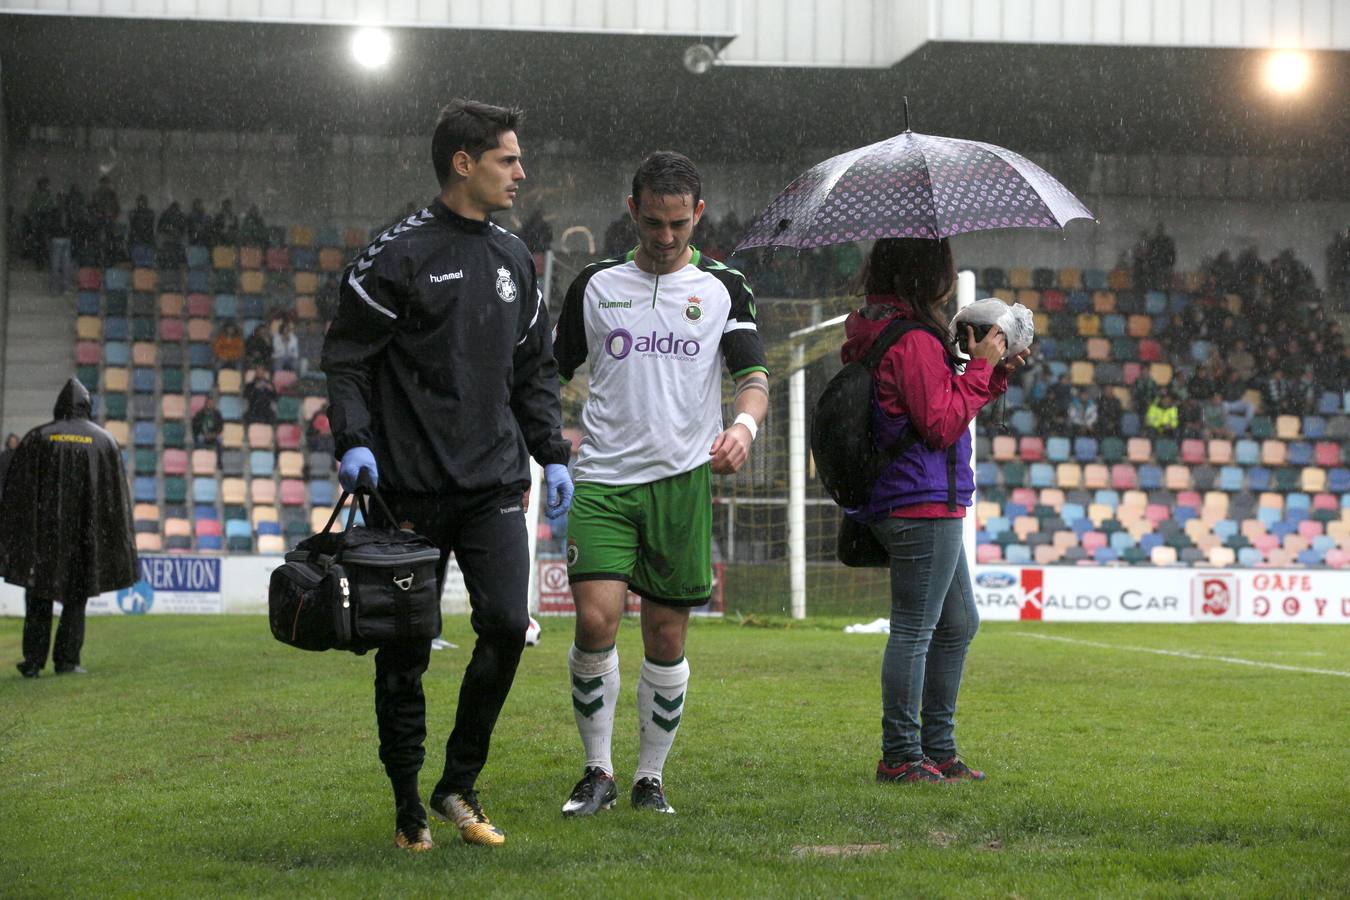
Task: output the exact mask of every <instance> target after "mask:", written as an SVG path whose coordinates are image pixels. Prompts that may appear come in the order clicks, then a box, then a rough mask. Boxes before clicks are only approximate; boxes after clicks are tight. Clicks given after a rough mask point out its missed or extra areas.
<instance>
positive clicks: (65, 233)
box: [47, 197, 75, 296]
mask: <svg viewBox="0 0 1350 900" xmlns="http://www.w3.org/2000/svg"><path fill="white" fill-rule="evenodd" d="M47 266H48V269H47V272H48V275H47V292H48V293H50V294H51V295H52V296H57V295H58V294H64V293H65V292H66V291H70V290H74V289H75V264H74V259H73V257H72V256H71V253H70V227H69V225H68V224H67V222H66V198H65V197H57V198H56V203H55V204H54V206H53V209H52V220H51V231H50V238H49V242H48V260H47Z"/></svg>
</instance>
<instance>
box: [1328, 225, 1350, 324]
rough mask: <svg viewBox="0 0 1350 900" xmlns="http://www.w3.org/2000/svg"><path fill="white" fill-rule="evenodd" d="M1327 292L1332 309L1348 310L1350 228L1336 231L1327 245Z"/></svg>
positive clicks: (1349, 306) (1349, 303)
mask: <svg viewBox="0 0 1350 900" xmlns="http://www.w3.org/2000/svg"><path fill="white" fill-rule="evenodd" d="M1327 293H1328V294H1329V295H1330V296H1331V300H1332V308H1333V309H1334V310H1336V311H1338V312H1346V311H1347V310H1350V228H1347V229H1345V230H1344V231H1338V232H1336V234H1334V235H1332V237H1331V243H1330V244H1328V245H1327Z"/></svg>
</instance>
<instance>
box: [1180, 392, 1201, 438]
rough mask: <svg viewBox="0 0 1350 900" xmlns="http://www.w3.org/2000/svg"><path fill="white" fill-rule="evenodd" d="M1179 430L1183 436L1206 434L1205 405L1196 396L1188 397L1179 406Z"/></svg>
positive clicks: (1197, 436) (1195, 436)
mask: <svg viewBox="0 0 1350 900" xmlns="http://www.w3.org/2000/svg"><path fill="white" fill-rule="evenodd" d="M1177 432H1178V434H1179V436H1180V437H1183V438H1200V437H1204V436H1205V415H1204V406H1203V405H1202V404H1201V403H1200V401H1199V399H1197V398H1196V397H1188V398H1186V399H1185V400H1183V401H1182V402H1181V404H1180V405H1179V406H1178V407H1177Z"/></svg>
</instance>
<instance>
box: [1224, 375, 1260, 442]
mask: <svg viewBox="0 0 1350 900" xmlns="http://www.w3.org/2000/svg"><path fill="white" fill-rule="evenodd" d="M1248 383H1249V382H1248V380H1247V379H1245V378H1243V377H1242V376H1241V375H1240V374H1238V372H1237V370H1236V369H1230V370H1229V372H1228V379H1227V381H1225V382H1224V383H1223V399H1224V404H1225V405H1226V407H1227V411H1228V415H1229V416H1230V417H1235V418H1238V419H1241V420H1242V424H1241V426H1240V427H1239V426H1237V425H1235V424H1234V423H1232V422H1230V423H1229V429H1230V430H1232V431H1234V432H1236V431H1239V430H1240V431H1242V432H1243V433H1244V434H1245V433H1246V431H1247V425H1249V424H1250V423H1251V421H1252V416H1254V415H1256V407H1255V406H1253V405H1252V402H1251V401H1250V400H1248V399H1247V390H1248V387H1247V385H1248Z"/></svg>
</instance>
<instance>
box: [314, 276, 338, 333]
mask: <svg viewBox="0 0 1350 900" xmlns="http://www.w3.org/2000/svg"><path fill="white" fill-rule="evenodd" d="M314 305H315V306H316V307H318V310H319V318H321V319H323V320H324V321H325V322H331V321H333V317H334V316H336V315H337V310H338V280H337V276H336V275H334V274H332V273H331V272H330V273H329V274H327V275H325V276H324V278H323V283H322V284H320V285H319V292H318V293H317V294H315V295H314Z"/></svg>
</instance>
